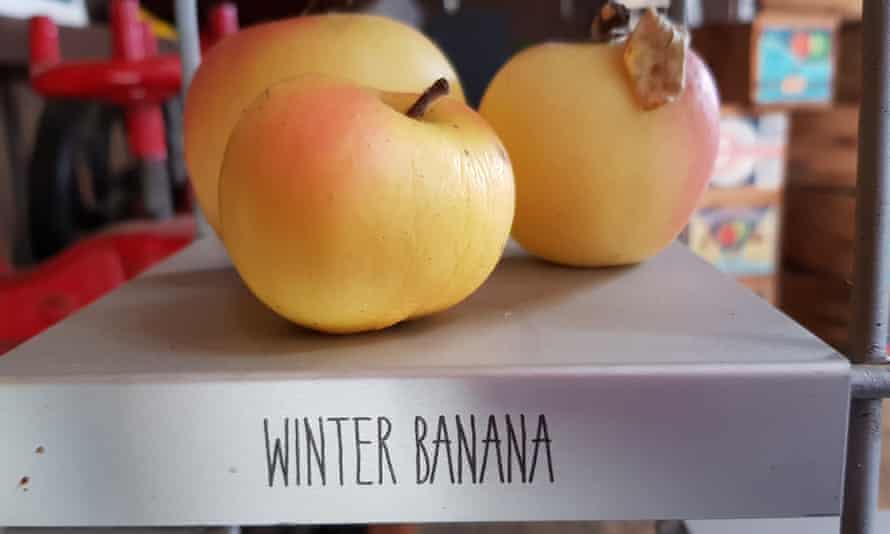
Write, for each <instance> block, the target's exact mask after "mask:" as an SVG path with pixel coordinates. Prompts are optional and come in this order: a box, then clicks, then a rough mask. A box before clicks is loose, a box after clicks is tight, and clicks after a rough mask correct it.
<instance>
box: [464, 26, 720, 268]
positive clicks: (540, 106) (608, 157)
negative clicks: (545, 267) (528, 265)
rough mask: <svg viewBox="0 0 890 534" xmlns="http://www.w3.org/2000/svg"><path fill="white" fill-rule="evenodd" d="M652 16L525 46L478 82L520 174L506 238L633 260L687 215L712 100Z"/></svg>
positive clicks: (706, 150)
mask: <svg viewBox="0 0 890 534" xmlns="http://www.w3.org/2000/svg"><path fill="white" fill-rule="evenodd" d="M653 17H657V15H655V14H654V12H650V11H647V12H646V14H645V15H644V17H643V18H642V20H641V22H640V26H638V28H637V30H635V31H634V34H632V35H631V37H630V38H628V39H627V40H626V41H623V42H613V43H545V44H541V45H538V46H534V47H531V48H528V49H526V50H524V51H522V52H520V53H519V54H518V55H516V56H514V57H513V58H512V59H511V60H510V61H509V62H508V63H507V64H505V65H504V66H503V67H502V68H501V69H500V71H499V72H498V73H497V74H496V76H495V77H494V79H493V80H492V82H491V83H490V85H489V87H488V88H487V89H486V92H485V95H484V97H483V100H482V103H481V105H480V113H481V114H482V115H483V116H484V117H485V118H486V119H488V121H489V122H490V123H491V124H492V126H493V127H494V129H495V130H496V131H497V133H498V135H499V136H500V138H501V140H502V141H503V142H504V145H505V146H506V147H507V150H508V152H509V154H510V159H511V161H512V163H513V171H514V173H515V176H516V217H515V222H514V226H513V237H514V238H515V239H516V240H517V242H519V244H520V245H522V246H523V247H524V248H525V249H526V250H527V251H529V252H530V253H532V254H534V255H537V256H539V257H542V258H545V259H547V260H550V261H553V262H557V263H561V264H568V265H574V266H610V265H621V264H631V263H636V262H639V261H642V260H645V259H646V258H649V257H650V256H652V255H654V254H655V253H657V252H658V251H660V250H661V249H663V248H664V247H665V246H667V245H668V244H669V243H670V242H671V241H672V240H673V239H674V238H675V237H676V236H677V234H678V233H679V232H680V231H681V230H682V229H683V227H684V226H685V224H686V223H687V221H688V219H689V217H690V216H691V215H692V213H693V211H694V209H695V206H696V204H697V203H698V201H699V198H700V196H701V194H702V192H703V190H704V188H705V186H706V184H707V182H708V180H709V178H710V175H711V171H712V169H713V166H714V162H715V159H716V155H717V144H718V137H719V136H718V132H719V101H718V96H717V91H716V89H715V86H714V82H713V79H712V77H711V75H710V73H709V72H708V70H707V68H706V67H705V65H704V64H703V63H702V61H701V60H700V59H699V57H698V56H697V55H696V54H695V53H694V52H692V51H691V50H688V49H686V48H685V46H686V45H687V43H684V42H683V40H682V39H683V36H681V35H676V29H673V28H670V27H666V26H665V21H664V20H663V19H659V18H653ZM638 31H639V32H643V33H642V35H640V34H637V32H638ZM646 32H652V34H654V36H655V37H656V39H654V40H650V38H651V37H652V34H650V35H646ZM663 32H665V33H663ZM653 42H654V43H655V44H654V45H653ZM665 43H668V44H669V45H670V47H669V48H664V49H658V50H653V49H652V48H650V47H651V46H658V45H664V44H665ZM675 45H676V46H675ZM681 45H682V46H681ZM665 75H667V76H665ZM671 76H675V77H676V78H674V79H670V77H671ZM669 82H676V84H672V83H669ZM662 93H665V94H662Z"/></svg>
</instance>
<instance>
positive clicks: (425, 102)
mask: <svg viewBox="0 0 890 534" xmlns="http://www.w3.org/2000/svg"><path fill="white" fill-rule="evenodd" d="M450 89H451V88H450V87H449V86H448V80H446V79H445V78H439V79H438V80H436V81H435V82H434V83H433V85H431V86H429V88H427V90H426V91H424V92H423V94H421V95H420V97H418V99H417V101H416V102H414V104H412V105H411V107H410V108H408V111H406V112H405V115H408V116H409V117H411V118H412V119H419V118H421V117H423V114H424V113H426V110H427V109H429V107H430V105H432V103H433V102H435V101H436V100H438V99H439V98H441V97H443V96H445V95H447V94H448V91H449V90H450Z"/></svg>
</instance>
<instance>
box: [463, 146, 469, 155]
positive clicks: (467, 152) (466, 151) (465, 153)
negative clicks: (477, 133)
mask: <svg viewBox="0 0 890 534" xmlns="http://www.w3.org/2000/svg"><path fill="white" fill-rule="evenodd" d="M464 155H466V156H469V155H470V151H469V150H467V149H466V148H465V149H464Z"/></svg>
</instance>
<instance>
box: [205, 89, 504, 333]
mask: <svg viewBox="0 0 890 534" xmlns="http://www.w3.org/2000/svg"><path fill="white" fill-rule="evenodd" d="M447 87H448V85H447V82H446V81H445V80H444V79H441V80H439V81H437V82H436V83H435V84H434V85H433V86H432V87H431V89H430V90H428V91H426V92H424V93H423V96H422V97H419V96H418V94H416V93H415V94H408V93H391V92H383V91H379V90H376V89H371V88H367V87H363V86H360V85H357V84H355V83H353V82H351V81H348V80H345V79H341V78H334V77H328V76H320V75H306V76H303V77H299V78H296V79H294V80H290V81H286V82H282V83H279V84H276V85H274V86H272V87H270V88H269V89H268V90H266V91H264V92H263V93H262V94H261V95H260V96H258V97H257V99H256V100H255V101H254V102H253V103H252V104H251V105H250V106H249V107H248V108H247V109H246V110H245V111H244V113H243V114H242V117H241V119H240V120H239V121H238V123H237V125H236V126H235V128H234V130H233V131H232V135H231V139H230V141H229V143H228V147H227V149H226V153H225V158H224V160H223V164H222V171H221V174H220V221H221V223H222V239H223V241H224V242H225V245H226V248H227V250H228V251H229V255H230V257H231V259H232V261H233V263H234V265H235V268H236V269H237V270H238V272H239V273H240V275H241V277H242V279H243V280H244V282H245V283H246V285H247V286H248V287H249V288H250V290H251V291H252V292H253V293H254V294H255V295H256V296H257V297H258V298H259V299H260V300H261V301H262V302H264V303H265V304H266V305H268V306H269V307H270V308H271V309H273V310H275V311H276V312H278V313H279V314H280V315H282V316H284V317H286V318H288V319H290V320H291V321H293V322H295V323H297V324H300V325H303V326H305V327H308V328H312V329H316V330H320V331H324V332H331V333H351V332H361V331H367V330H376V329H381V328H385V327H387V326H390V325H393V324H395V323H398V322H400V321H403V320H405V319H410V318H416V317H421V316H424V315H427V314H432V313H435V312H438V311H441V310H445V309H447V308H449V307H451V306H453V305H455V304H457V303H458V302H460V301H461V300H463V299H464V298H466V297H467V296H468V295H470V294H471V293H472V292H473V291H475V290H476V289H477V288H478V287H479V286H480V285H481V284H482V282H483V281H484V280H485V279H486V278H487V277H488V276H489V274H490V273H491V271H492V270H493V269H494V267H495V265H496V263H497V262H498V260H499V258H500V256H501V254H502V252H503V249H504V247H505V245H506V241H507V239H508V236H509V233H510V225H511V222H512V219H513V208H514V195H515V191H514V184H513V174H512V169H511V166H510V162H509V158H508V157H507V155H506V152H505V150H504V148H503V146H502V144H501V142H500V140H499V139H498V137H497V135H496V134H495V133H494V131H493V130H492V129H491V127H490V126H489V125H488V123H487V122H485V120H484V119H482V118H481V117H480V116H479V115H478V114H477V113H476V112H475V111H474V110H472V109H470V108H469V107H468V106H467V105H466V104H464V103H463V102H461V101H460V100H458V99H455V98H450V97H448V96H442V94H441V93H443V92H447Z"/></svg>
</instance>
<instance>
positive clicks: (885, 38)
mask: <svg viewBox="0 0 890 534" xmlns="http://www.w3.org/2000/svg"><path fill="white" fill-rule="evenodd" d="M862 22H863V39H862V58H863V63H862V64H863V69H862V71H863V81H862V102H861V104H860V113H859V169H858V182H857V186H856V259H855V283H854V286H853V302H852V304H853V324H852V327H851V336H850V340H851V346H850V350H851V354H850V359H851V360H852V361H853V362H854V363H882V362H885V361H886V359H887V358H886V350H887V349H886V346H887V314H888V294H890V284H888V276H887V274H888V273H887V270H888V267H890V257H888V254H890V243H888V238H890V0H863V14H862ZM880 463H881V400H857V399H854V400H853V401H852V403H851V406H850V429H849V435H848V444H847V469H846V473H847V475H846V481H845V487H844V506H843V515H842V517H841V532H843V534H872V533H874V532H875V528H876V526H875V517H876V515H877V510H878V488H879V485H878V482H879V477H880Z"/></svg>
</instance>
